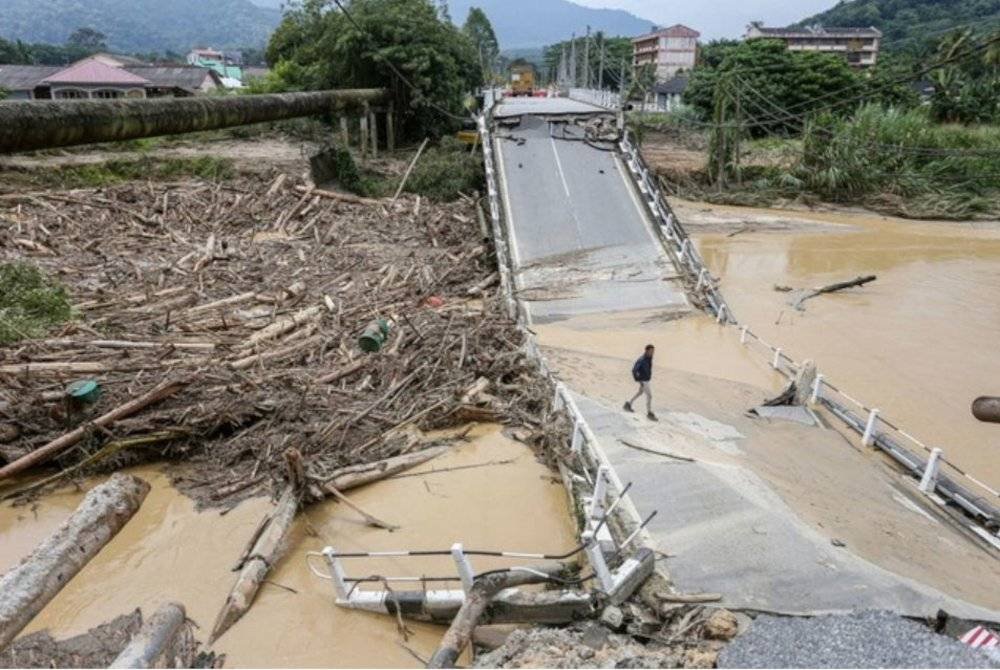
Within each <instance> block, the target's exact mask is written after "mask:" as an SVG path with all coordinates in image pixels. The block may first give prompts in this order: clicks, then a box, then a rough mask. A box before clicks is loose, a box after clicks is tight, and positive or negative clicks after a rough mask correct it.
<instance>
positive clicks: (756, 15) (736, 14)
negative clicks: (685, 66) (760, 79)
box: [574, 0, 837, 39]
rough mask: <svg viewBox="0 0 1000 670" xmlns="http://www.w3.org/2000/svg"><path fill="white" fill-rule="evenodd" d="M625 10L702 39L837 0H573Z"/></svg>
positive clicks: (777, 21)
mask: <svg viewBox="0 0 1000 670" xmlns="http://www.w3.org/2000/svg"><path fill="white" fill-rule="evenodd" d="M574 2H577V3H579V4H581V5H587V6H588V7H610V8H617V9H627V10H628V11H630V12H632V13H633V14H636V15H637V16H640V17H642V18H644V19H649V20H650V21H653V22H654V23H656V24H658V25H673V24H675V23H683V24H684V25H686V26H690V27H691V28H694V29H695V30H697V31H699V32H701V34H702V38H703V39H714V38H717V37H739V36H740V35H742V34H743V31H744V30H745V29H746V26H747V24H748V23H749V22H750V21H754V20H760V21H763V22H764V23H765V24H766V25H775V26H784V25H788V24H789V23H795V22H797V21H801V20H802V19H804V18H806V17H807V16H810V15H812V14H815V13H817V12H821V11H823V10H825V9H829V8H830V7H833V6H834V5H835V4H837V0H694V1H692V0H574Z"/></svg>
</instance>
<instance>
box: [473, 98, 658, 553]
mask: <svg viewBox="0 0 1000 670" xmlns="http://www.w3.org/2000/svg"><path fill="white" fill-rule="evenodd" d="M477 125H478V127H479V133H480V139H481V143H482V147H483V161H484V165H485V173H486V190H487V194H488V204H489V209H490V212H489V215H490V224H491V228H492V232H493V240H494V247H495V249H496V254H497V265H498V266H499V272H500V284H501V290H502V292H503V295H504V303H505V305H506V308H507V313H508V316H510V318H512V319H514V320H515V321H516V323H517V327H518V329H519V330H520V331H521V332H522V334H523V336H524V341H525V344H524V350H525V354H526V355H527V356H528V358H529V359H530V360H532V361H534V362H535V364H536V365H537V366H538V369H539V371H540V372H541V374H542V375H543V376H544V377H545V378H546V379H547V380H548V381H549V383H550V384H552V386H553V387H554V389H555V397H554V404H555V406H556V407H562V408H564V409H565V410H566V412H567V414H568V415H569V417H570V420H571V423H572V427H571V431H570V435H568V436H567V437H568V440H569V443H570V454H571V456H572V457H573V458H575V459H576V460H577V462H578V463H579V465H580V467H581V473H582V476H583V478H584V480H585V481H584V482H582V483H585V484H586V485H587V486H589V487H591V488H593V490H594V491H595V492H596V494H595V495H593V498H594V499H600V498H602V497H603V495H604V494H603V493H602V492H603V491H605V484H610V486H611V487H612V488H613V492H614V493H616V494H617V495H618V496H619V498H620V503H619V504H618V505H617V506H618V508H619V509H618V510H617V512H618V513H619V514H620V515H621V517H622V524H621V526H622V528H623V529H627V530H628V532H629V534H628V535H627V536H625V537H624V539H622V540H620V541H616V540H615V538H614V537H613V536H612V534H611V533H610V532H609V529H608V528H607V526H605V528H604V533H605V534H604V535H603V537H601V536H599V538H598V539H604V540H610V541H611V542H612V543H613V544H614V545H615V546H616V547H618V548H619V550H620V549H621V548H623V547H625V546H627V545H629V544H630V543H632V542H633V541H634V540H635V539H636V538H639V539H641V543H642V544H643V545H646V546H649V545H650V544H651V543H652V538H651V537H650V535H649V533H648V532H647V531H646V530H645V528H646V525H647V524H649V522H650V521H651V520H652V518H653V516H655V514H656V512H655V511H654V512H653V513H652V514H650V515H648V516H647V517H646V518H645V519H643V518H642V516H641V515H640V514H639V511H638V509H636V507H635V505H634V503H633V502H632V500H631V498H629V497H628V495H626V494H625V491H626V489H627V485H625V484H624V483H623V482H622V481H621V479H620V478H619V477H618V474H617V473H616V472H615V469H614V468H613V467H612V465H611V462H610V460H609V459H608V457H607V454H605V452H604V450H603V449H602V448H601V446H600V441H599V440H598V438H597V435H596V434H595V433H594V431H593V429H592V428H591V427H590V425H589V424H588V422H587V420H586V418H585V417H584V415H583V413H582V412H581V411H580V408H579V407H578V406H577V404H576V400H575V399H574V398H573V396H572V394H571V393H570V391H569V389H568V388H567V387H566V385H565V384H563V383H562V382H561V381H559V380H558V379H557V378H556V377H555V375H554V374H553V373H552V370H551V369H550V368H549V366H548V363H547V361H546V360H545V356H544V355H543V354H542V352H541V351H540V350H539V348H538V343H537V341H536V339H535V336H534V334H533V333H532V332H531V331H530V330H529V329H528V327H527V317H526V314H525V311H524V309H523V306H522V305H521V303H520V302H519V301H518V300H516V299H515V297H514V280H513V276H512V273H511V269H512V267H513V266H512V265H511V255H510V249H509V244H510V240H509V236H508V235H507V234H506V232H505V230H504V226H503V221H502V212H503V210H502V207H501V200H500V189H499V185H498V181H497V175H496V168H495V167H494V148H493V137H492V135H491V134H490V131H489V126H488V125H487V117H486V116H480V117H479V118H478V119H477ZM574 476H575V475H574ZM568 486H571V485H570V484H568ZM606 492H607V493H611V491H606ZM569 494H570V496H573V495H574V493H573V491H572V489H571V490H569ZM600 502H601V504H602V505H603V501H600ZM592 518H593V515H588V520H592Z"/></svg>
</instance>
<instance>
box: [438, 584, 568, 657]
mask: <svg viewBox="0 0 1000 670" xmlns="http://www.w3.org/2000/svg"><path fill="white" fill-rule="evenodd" d="M559 570H560V568H559V567H552V566H544V567H540V568H532V572H526V571H511V572H497V573H493V574H487V575H484V576H482V577H477V578H476V580H475V581H474V582H473V584H472V588H471V589H470V590H469V594H468V596H467V597H466V598H465V602H463V603H462V607H461V608H459V610H458V614H457V615H455V618H454V619H453V620H452V622H451V626H449V627H448V631H447V632H446V633H445V634H444V637H443V638H441V643H440V645H438V648H437V651H435V652H434V655H433V656H431V660H430V662H428V663H427V667H428V668H454V667H455V662H456V661H457V660H458V657H459V656H460V655H461V654H462V651H463V650H464V649H465V648H466V647H467V646H468V645H469V641H470V640H471V639H472V632H473V631H474V630H475V629H476V626H477V625H478V624H479V620H480V619H481V618H482V616H483V614H484V613H485V612H486V608H487V607H489V604H490V602H491V601H492V600H493V597H494V596H495V595H497V594H498V593H500V592H501V591H503V590H504V589H508V588H511V587H514V586H521V585H524V584H539V583H541V582H545V581H548V577H549V576H554V575H556V574H557V573H558V572H559Z"/></svg>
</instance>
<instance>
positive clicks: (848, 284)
mask: <svg viewBox="0 0 1000 670" xmlns="http://www.w3.org/2000/svg"><path fill="white" fill-rule="evenodd" d="M877 278H878V277H876V275H865V276H864V277H857V278H856V279H852V280H850V281H842V282H837V283H836V284H827V285H826V286H823V287H821V288H818V289H814V290H812V291H809V292H808V293H805V294H803V295H801V296H799V298H798V299H797V300H796V301H795V304H794V307H795V309H798V310H801V309H803V307H802V303H804V302H805V301H806V300H809V299H810V298H815V297H816V296H818V295H823V294H824V293H833V292H835V291H843V290H844V289H845V288H853V287H855V286H864V285H865V284H867V283H869V282H873V281H875V280H876V279H877Z"/></svg>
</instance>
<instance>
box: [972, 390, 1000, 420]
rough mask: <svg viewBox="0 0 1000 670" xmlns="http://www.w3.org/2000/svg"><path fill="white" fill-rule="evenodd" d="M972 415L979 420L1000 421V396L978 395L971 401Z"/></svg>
mask: <svg viewBox="0 0 1000 670" xmlns="http://www.w3.org/2000/svg"><path fill="white" fill-rule="evenodd" d="M972 416H974V417H976V418H977V419H979V420H980V421H987V422H990V423H1000V397H992V396H986V395H984V396H980V397H978V398H976V399H975V400H974V401H972Z"/></svg>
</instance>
